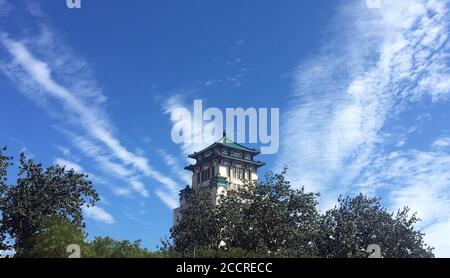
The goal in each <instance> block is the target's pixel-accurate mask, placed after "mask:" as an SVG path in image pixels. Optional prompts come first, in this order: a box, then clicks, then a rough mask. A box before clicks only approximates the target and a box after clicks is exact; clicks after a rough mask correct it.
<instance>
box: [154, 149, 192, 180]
mask: <svg viewBox="0 0 450 278" xmlns="http://www.w3.org/2000/svg"><path fill="white" fill-rule="evenodd" d="M158 154H159V155H160V156H161V157H162V158H163V160H164V163H165V164H166V165H167V166H168V167H169V168H170V171H171V172H172V174H173V175H175V176H176V177H177V178H178V179H179V180H181V181H182V182H184V183H186V184H190V183H191V181H192V180H191V175H190V174H189V173H188V171H185V170H183V169H184V167H183V165H181V163H180V161H178V159H177V158H176V157H175V156H173V155H171V154H169V153H167V152H166V151H165V150H163V149H159V150H158Z"/></svg>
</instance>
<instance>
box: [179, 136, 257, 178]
mask: <svg viewBox="0 0 450 278" xmlns="http://www.w3.org/2000/svg"><path fill="white" fill-rule="evenodd" d="M216 147H226V148H229V149H231V150H233V149H234V150H237V151H239V152H247V153H249V154H250V159H246V158H244V157H236V156H234V155H231V154H227V153H222V152H215V153H214V155H210V156H208V157H205V158H203V159H201V161H202V163H203V162H207V161H210V160H212V159H215V158H217V157H219V158H225V159H231V160H235V161H240V162H243V163H249V164H252V165H254V166H256V167H257V168H259V167H261V166H264V165H265V163H264V162H261V161H255V160H253V156H255V155H257V154H259V153H261V152H260V151H259V150H258V149H251V148H247V147H246V146H243V145H241V144H238V143H235V142H233V140H231V139H229V138H227V134H226V132H225V130H224V131H223V137H222V138H221V139H220V140H219V141H217V142H215V143H213V144H212V145H210V146H209V147H207V148H205V149H203V150H201V151H199V152H195V153H193V154H190V155H188V157H190V158H193V159H197V163H198V157H199V156H200V155H202V154H203V153H205V152H207V151H210V150H213V149H214V148H216ZM195 166H196V165H189V166H186V167H185V168H184V169H186V170H189V171H193V170H194V168H195Z"/></svg>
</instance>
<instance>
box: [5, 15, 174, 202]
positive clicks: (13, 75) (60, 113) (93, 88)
mask: <svg viewBox="0 0 450 278" xmlns="http://www.w3.org/2000/svg"><path fill="white" fill-rule="evenodd" d="M38 26H39V27H38V28H37V30H36V32H35V34H36V35H35V36H31V35H29V36H28V37H22V38H20V39H16V38H12V37H11V35H10V34H8V33H7V32H4V31H1V30H0V45H1V46H3V49H4V50H5V53H6V54H7V56H5V58H4V59H2V60H1V61H0V70H1V71H2V72H3V73H4V74H5V75H6V76H7V77H9V78H10V79H11V80H12V81H13V82H14V83H15V84H16V85H17V86H18V87H19V89H21V91H22V92H24V93H25V94H26V95H27V96H28V97H30V98H32V99H33V100H35V101H36V103H37V104H39V105H41V107H44V108H45V109H46V110H47V111H48V112H49V113H50V115H51V116H53V117H55V118H58V119H59V120H60V124H61V125H62V126H71V128H70V130H71V132H66V135H68V136H69V138H70V139H71V140H72V141H73V143H74V145H75V146H76V147H77V148H78V149H79V150H81V151H82V152H83V153H84V154H85V155H86V156H88V157H89V158H91V159H93V160H94V161H95V162H96V165H97V166H98V167H99V169H100V170H102V171H103V172H104V173H108V174H109V173H110V172H112V173H113V174H114V175H115V176H116V177H118V178H120V179H122V180H123V182H124V183H126V184H127V186H128V187H129V188H130V189H132V190H133V191H134V192H137V193H139V194H140V195H141V196H142V197H147V196H148V195H149V193H148V189H147V188H146V187H145V185H144V182H143V180H144V179H147V178H148V179H151V180H154V181H156V182H158V184H160V185H162V186H163V187H165V188H167V189H169V190H171V191H174V190H176V189H177V186H178V185H177V183H176V182H175V181H174V180H173V179H172V178H171V177H168V176H166V175H164V174H163V173H162V172H160V171H158V170H156V169H155V168H154V167H152V166H151V165H150V163H149V161H148V160H147V158H145V157H143V156H142V155H139V154H137V153H134V152H132V151H129V150H128V149H127V148H126V147H125V146H124V145H123V144H122V143H121V142H120V140H119V139H118V136H117V132H116V130H115V127H114V125H113V124H112V123H111V122H110V120H109V117H108V115H107V112H106V110H105V109H104V107H103V105H104V103H105V102H106V101H107V99H106V97H105V96H104V94H103V92H102V90H101V89H100V88H99V86H98V85H97V82H96V80H95V78H94V77H93V73H92V70H90V68H89V66H88V63H87V62H86V61H85V60H84V59H82V58H81V57H78V56H77V55H76V54H74V51H73V50H72V49H71V48H70V47H68V46H66V45H64V44H63V43H62V39H61V38H60V37H58V35H57V31H56V30H54V29H52V28H50V27H49V26H48V25H45V24H41V23H40V24H38ZM29 33H30V34H32V33H33V32H29ZM60 129H61V130H64V128H60ZM125 191H126V190H123V189H122V190H114V192H116V193H120V195H125V194H124V192H125Z"/></svg>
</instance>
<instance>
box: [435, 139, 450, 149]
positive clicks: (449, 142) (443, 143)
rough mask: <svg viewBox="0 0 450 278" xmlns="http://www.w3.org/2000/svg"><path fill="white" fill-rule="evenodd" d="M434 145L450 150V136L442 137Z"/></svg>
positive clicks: (436, 147) (437, 147)
mask: <svg viewBox="0 0 450 278" xmlns="http://www.w3.org/2000/svg"><path fill="white" fill-rule="evenodd" d="M432 147H433V148H434V149H436V150H443V149H447V150H450V137H441V138H439V139H437V140H436V141H434V142H433V145H432Z"/></svg>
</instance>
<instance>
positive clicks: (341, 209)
mask: <svg viewBox="0 0 450 278" xmlns="http://www.w3.org/2000/svg"><path fill="white" fill-rule="evenodd" d="M285 173H286V170H285V171H283V172H282V173H280V174H269V175H266V179H265V181H263V182H257V183H255V184H250V185H246V186H243V187H241V188H239V189H237V190H235V191H229V192H228V194H226V195H225V196H222V197H221V198H220V200H219V202H218V204H217V206H212V205H211V195H210V194H208V193H207V192H208V191H200V192H195V191H194V192H193V193H192V196H190V197H189V198H190V200H191V203H190V206H189V207H187V208H186V209H185V210H184V211H182V213H181V219H182V220H181V221H180V222H179V223H178V225H175V227H173V228H172V230H171V232H172V233H171V236H172V238H173V239H174V243H175V245H174V247H173V248H174V250H176V251H177V252H179V253H180V254H181V255H182V256H188V257H191V256H202V255H203V256H208V257H217V256H222V257H226V256H227V255H226V253H227V252H230V254H235V255H237V256H243V257H246V256H249V257H258V256H263V257H325V258H328V257H342V258H347V257H353V258H367V257H368V256H369V255H371V253H370V252H369V251H371V250H369V251H367V249H368V247H369V246H370V245H373V244H375V245H377V246H379V247H380V250H381V256H383V257H398V258H407V257H433V256H434V255H433V253H432V248H430V247H429V246H427V245H426V244H425V243H424V240H423V234H422V233H421V232H420V231H418V230H416V229H415V227H414V225H415V224H416V223H417V222H418V221H419V219H418V218H417V217H416V215H415V214H410V213H409V209H408V208H404V209H402V210H400V211H398V212H397V213H396V214H394V213H389V212H388V211H387V210H386V209H385V208H383V207H382V206H381V204H380V199H377V198H369V197H367V196H365V195H362V194H360V195H357V196H355V197H346V198H342V197H341V198H339V200H338V206H336V207H335V208H333V209H330V210H328V211H326V212H325V213H324V214H320V213H319V211H318V209H317V205H318V202H317V199H318V196H319V195H318V194H314V193H307V192H305V190H304V188H301V189H299V190H296V189H293V188H292V186H291V183H290V182H289V181H287V180H286V177H285ZM199 250H200V251H199Z"/></svg>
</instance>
